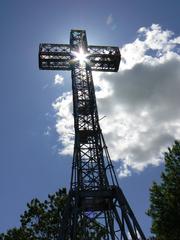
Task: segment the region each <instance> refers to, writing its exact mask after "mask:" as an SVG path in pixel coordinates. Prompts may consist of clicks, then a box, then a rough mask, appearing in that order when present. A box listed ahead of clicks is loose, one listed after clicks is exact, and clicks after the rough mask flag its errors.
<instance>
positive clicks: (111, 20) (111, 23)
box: [106, 14, 117, 30]
mask: <svg viewBox="0 0 180 240" xmlns="http://www.w3.org/2000/svg"><path fill="white" fill-rule="evenodd" d="M106 24H107V25H108V26H109V27H110V28H111V29H112V30H115V29H116V28H117V25H116V24H115V23H114V18H113V16H112V14H110V15H109V16H108V17H107V19H106Z"/></svg>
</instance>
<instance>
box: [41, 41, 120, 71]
mask: <svg viewBox="0 0 180 240" xmlns="http://www.w3.org/2000/svg"><path fill="white" fill-rule="evenodd" d="M84 50H85V52H86V53H87V57H86V58H87V64H88V65H89V66H90V67H91V70H93V71H107V72H117V71H118V69H119V63H120V59H121V55H120V51H119V48H118V47H110V46H88V47H87V49H84ZM73 58H74V56H73V54H72V53H71V45H69V44H46V43H43V44H40V46H39V68H40V69H43V70H72V66H73V63H74V62H73Z"/></svg>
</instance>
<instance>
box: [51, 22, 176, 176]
mask: <svg viewBox="0 0 180 240" xmlns="http://www.w3.org/2000/svg"><path fill="white" fill-rule="evenodd" d="M179 44H180V37H176V36H174V34H173V32H172V31H169V30H163V29H162V28H161V27H160V26H159V25H157V24H153V25H152V26H151V27H149V28H146V27H142V28H140V29H139V30H138V32H137V38H136V39H135V40H134V41H133V42H132V43H128V44H125V45H124V46H123V47H122V48H121V54H122V62H121V66H120V71H119V72H118V73H111V74H110V73H101V74H100V73H98V74H96V73H95V74H93V75H94V82H95V86H96V89H97V91H96V96H97V102H98V108H99V113H100V118H101V117H103V116H106V118H103V120H102V121H101V122H100V124H101V127H102V129H103V133H104V136H105V139H106V142H107V145H108V148H109V152H110V155H111V158H112V160H115V161H121V167H120V168H119V169H118V174H119V176H120V177H124V176H130V175H131V172H132V171H133V170H134V171H142V170H143V169H144V168H145V167H147V166H148V165H154V166H158V165H159V164H160V163H161V162H162V153H163V152H164V151H165V149H166V148H167V146H169V145H170V144H172V142H173V140H174V139H175V138H176V139H180V121H179V119H180V108H179V103H180V52H179ZM53 106H54V108H55V110H56V112H57V124H56V128H57V131H58V133H59V136H60V141H61V143H62V144H63V149H61V151H60V152H61V153H62V154H72V146H73V135H72V133H73V117H72V94H71V92H68V93H64V94H63V96H61V97H60V98H58V99H57V100H56V102H55V103H54V104H53Z"/></svg>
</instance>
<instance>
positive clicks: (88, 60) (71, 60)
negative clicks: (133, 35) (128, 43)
mask: <svg viewBox="0 0 180 240" xmlns="http://www.w3.org/2000/svg"><path fill="white" fill-rule="evenodd" d="M80 51H82V52H83V54H84V58H83V62H81V61H80V58H79V59H78V57H77V58H76V56H78V52H80ZM119 62H120V52H119V49H118V48H117V47H109V46H102V47H100V46H88V43H87V38H86V32H85V31H83V30H71V35H70V44H69V45H68V44H40V51H39V66H40V68H41V69H47V70H71V72H72V89H73V115H74V129H75V143H74V154H73V163H72V176H71V186H70V191H69V197H68V201H67V206H66V208H65V211H64V216H63V221H62V231H61V233H60V239H62V240H70V239H71V240H76V239H84V240H87V239H107V240H116V239H117V240H120V239H121V240H128V238H129V237H128V234H130V236H131V238H132V239H133V240H138V239H142V240H145V236H144V234H143V232H142V230H141V228H140V226H139V224H138V222H137V220H136V218H135V216H134V214H133V212H132V210H131V208H130V206H129V204H128V202H127V200H126V198H125V196H124V194H123V192H122V190H121V188H120V187H119V185H118V181H117V178H116V175H115V172H114V168H113V165H112V162H111V159H110V156H109V153H108V149H107V146H106V144H105V141H104V137H103V134H102V131H101V128H100V125H99V117H98V110H97V104H96V97H95V89H94V84H93V78H92V70H93V71H110V72H116V71H118V68H119ZM80 234H81V235H80Z"/></svg>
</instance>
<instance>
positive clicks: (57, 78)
mask: <svg viewBox="0 0 180 240" xmlns="http://www.w3.org/2000/svg"><path fill="white" fill-rule="evenodd" d="M63 82H64V78H63V76H61V75H59V74H56V75H55V77H54V84H55V85H61V84H62V83H63Z"/></svg>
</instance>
